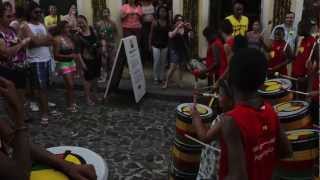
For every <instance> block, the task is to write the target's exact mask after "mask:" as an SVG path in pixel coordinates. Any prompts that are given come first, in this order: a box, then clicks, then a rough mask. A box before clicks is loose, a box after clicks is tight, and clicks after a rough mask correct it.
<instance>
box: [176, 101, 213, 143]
mask: <svg viewBox="0 0 320 180" xmlns="http://www.w3.org/2000/svg"><path fill="white" fill-rule="evenodd" d="M191 108H192V103H184V104H181V105H179V106H178V107H177V109H176V118H177V119H176V138H177V139H178V140H179V141H181V142H183V143H184V144H187V145H199V144H198V143H196V142H193V141H191V140H189V139H187V138H185V134H188V135H189V136H192V137H195V138H197V134H196V130H195V128H194V126H193V125H192V117H191ZM196 108H197V110H198V111H199V113H200V116H201V119H202V121H203V122H204V123H206V124H207V126H208V127H209V126H210V124H211V122H212V120H213V112H212V109H211V108H209V107H208V106H205V105H202V104H197V107H196Z"/></svg>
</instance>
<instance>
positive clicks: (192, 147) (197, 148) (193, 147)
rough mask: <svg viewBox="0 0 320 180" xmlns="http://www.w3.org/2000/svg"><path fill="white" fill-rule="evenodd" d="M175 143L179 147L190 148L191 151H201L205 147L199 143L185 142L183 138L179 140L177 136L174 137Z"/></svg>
mask: <svg viewBox="0 0 320 180" xmlns="http://www.w3.org/2000/svg"><path fill="white" fill-rule="evenodd" d="M174 145H175V146H177V147H182V148H183V149H186V150H189V149H190V151H200V152H201V149H202V148H203V146H202V145H201V144H199V145H190V144H185V143H183V142H182V141H181V140H179V139H178V138H177V137H175V138H174Z"/></svg>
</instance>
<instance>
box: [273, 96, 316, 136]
mask: <svg viewBox="0 0 320 180" xmlns="http://www.w3.org/2000/svg"><path fill="white" fill-rule="evenodd" d="M274 109H275V111H276V112H277V113H278V117H279V119H280V122H281V124H282V125H283V127H284V128H285V130H286V131H291V130H298V129H306V128H311V127H312V120H311V116H310V114H309V113H310V104H309V103H308V102H305V101H289V102H285V103H280V104H277V105H275V106H274Z"/></svg>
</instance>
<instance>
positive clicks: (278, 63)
mask: <svg viewBox="0 0 320 180" xmlns="http://www.w3.org/2000/svg"><path fill="white" fill-rule="evenodd" d="M284 31H285V30H284V28H282V27H278V28H276V29H275V39H274V40H273V41H272V45H271V49H270V53H269V55H270V59H269V61H268V70H269V72H271V74H274V73H275V72H279V73H281V74H283V75H287V74H288V72H287V71H288V70H287V67H286V66H287V64H289V63H290V62H291V61H292V56H293V52H292V50H291V47H290V45H287V43H286V41H285V40H284V36H285V32H284Z"/></svg>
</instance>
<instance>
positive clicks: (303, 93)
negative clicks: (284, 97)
mask: <svg viewBox="0 0 320 180" xmlns="http://www.w3.org/2000/svg"><path fill="white" fill-rule="evenodd" d="M286 91H288V92H292V93H296V94H301V95H305V96H309V95H310V93H305V92H301V91H294V90H290V89H286Z"/></svg>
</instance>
